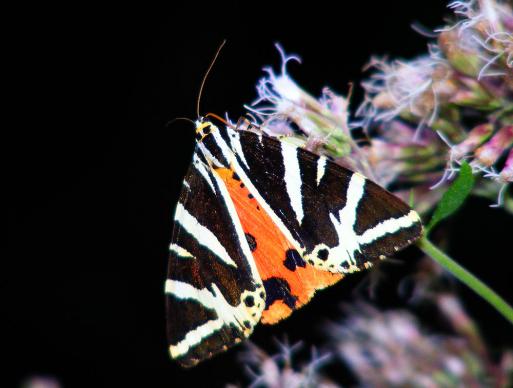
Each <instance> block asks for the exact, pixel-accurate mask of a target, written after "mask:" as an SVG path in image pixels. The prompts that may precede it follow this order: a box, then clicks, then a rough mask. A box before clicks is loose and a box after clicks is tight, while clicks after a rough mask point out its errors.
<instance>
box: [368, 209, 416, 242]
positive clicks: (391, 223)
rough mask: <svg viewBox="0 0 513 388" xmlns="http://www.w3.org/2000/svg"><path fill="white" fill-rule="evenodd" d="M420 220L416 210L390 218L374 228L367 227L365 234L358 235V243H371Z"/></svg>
mask: <svg viewBox="0 0 513 388" xmlns="http://www.w3.org/2000/svg"><path fill="white" fill-rule="evenodd" d="M417 222H420V219H419V215H418V214H417V213H416V212H415V211H414V210H410V212H409V213H408V214H407V215H405V216H402V217H399V218H389V219H388V220H385V221H382V222H380V223H379V224H377V225H376V226H374V227H373V228H370V229H367V230H366V231H365V232H363V234H361V235H360V236H358V243H360V244H369V243H371V242H373V241H374V240H376V239H378V238H380V237H383V236H384V235H386V234H387V233H395V232H397V231H399V230H400V229H403V228H408V227H410V226H412V225H413V224H415V223H417Z"/></svg>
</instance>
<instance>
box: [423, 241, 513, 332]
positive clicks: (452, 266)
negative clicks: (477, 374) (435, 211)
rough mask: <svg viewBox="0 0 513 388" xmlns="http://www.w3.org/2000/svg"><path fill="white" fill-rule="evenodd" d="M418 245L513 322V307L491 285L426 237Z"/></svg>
mask: <svg viewBox="0 0 513 388" xmlns="http://www.w3.org/2000/svg"><path fill="white" fill-rule="evenodd" d="M417 246H418V247H419V248H420V249H421V250H422V251H423V252H424V253H426V254H427V255H428V256H430V257H431V258H432V259H433V260H435V261H436V262H438V263H439V264H440V265H441V266H442V267H444V268H445V269H447V270H448V271H449V272H450V273H452V274H453V275H454V276H455V277H456V278H457V279H459V280H460V281H461V282H462V283H463V284H466V285H467V286H468V287H470V288H471V289H472V290H473V291H474V292H475V293H477V294H478V295H479V296H481V297H482V298H483V299H484V300H486V301H487V302H488V303H489V304H491V305H492V306H493V307H495V309H496V310H497V311H498V312H500V313H501V314H502V315H503V316H504V317H505V318H506V319H507V320H508V321H510V322H511V323H512V324H513V308H512V307H511V306H510V305H509V304H508V303H507V302H506V301H505V300H504V299H502V298H501V297H500V296H499V295H497V294H496V293H495V292H494V291H493V290H492V289H491V288H490V287H488V286H487V285H486V284H484V283H483V282H482V281H481V280H479V279H478V278H477V277H475V276H474V275H472V274H471V273H470V272H469V271H467V270H466V269H465V268H463V267H462V266H461V265H459V264H458V263H456V262H455V261H454V260H453V259H451V258H450V257H449V256H447V255H446V254H445V253H444V252H442V251H441V250H440V249H438V248H437V247H436V246H434V245H433V243H432V242H431V241H429V240H428V239H427V238H426V237H422V238H421V239H420V240H419V241H418V243H417Z"/></svg>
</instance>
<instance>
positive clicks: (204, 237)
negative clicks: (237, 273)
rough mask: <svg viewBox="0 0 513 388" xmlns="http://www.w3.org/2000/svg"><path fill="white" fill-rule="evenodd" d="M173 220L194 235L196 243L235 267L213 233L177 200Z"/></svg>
mask: <svg viewBox="0 0 513 388" xmlns="http://www.w3.org/2000/svg"><path fill="white" fill-rule="evenodd" d="M175 220H176V221H177V222H178V223H179V224H180V225H181V226H182V227H183V228H184V229H185V230H186V231H187V232H188V233H189V234H191V235H193V236H194V238H195V239H196V241H197V242H198V244H200V245H202V246H204V247H205V248H207V249H208V250H210V251H211V252H212V253H214V254H215V255H216V256H217V257H219V258H220V259H221V260H222V261H223V262H224V263H226V264H228V265H231V266H234V267H237V264H236V263H235V262H234V261H233V260H232V258H231V257H230V255H229V254H228V252H227V251H226V249H225V248H224V247H223V245H222V244H221V243H220V242H219V240H218V239H217V237H216V236H215V234H214V233H212V232H211V231H210V229H208V228H207V227H205V226H203V225H201V224H200V223H199V221H198V220H197V219H196V217H194V216H193V215H192V214H191V213H189V212H188V211H187V209H185V208H184V207H183V205H182V204H181V203H180V202H178V205H177V206H176V213H175Z"/></svg>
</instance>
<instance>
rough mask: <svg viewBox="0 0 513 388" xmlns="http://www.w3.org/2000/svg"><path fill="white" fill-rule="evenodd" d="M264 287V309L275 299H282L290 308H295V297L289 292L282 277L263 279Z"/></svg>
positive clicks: (287, 285)
mask: <svg viewBox="0 0 513 388" xmlns="http://www.w3.org/2000/svg"><path fill="white" fill-rule="evenodd" d="M264 287H265V293H266V299H265V308H266V309H268V308H269V307H270V306H271V305H272V304H273V303H274V302H275V301H277V300H282V301H283V302H284V303H285V304H286V305H287V306H289V307H290V308H291V309H294V308H295V306H296V301H297V298H296V297H295V296H294V295H292V294H291V293H290V286H289V284H288V283H287V281H286V280H284V279H282V278H269V279H266V280H264Z"/></svg>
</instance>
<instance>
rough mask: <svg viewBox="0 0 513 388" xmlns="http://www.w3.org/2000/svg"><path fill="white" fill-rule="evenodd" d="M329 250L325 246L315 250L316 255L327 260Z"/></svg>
mask: <svg viewBox="0 0 513 388" xmlns="http://www.w3.org/2000/svg"><path fill="white" fill-rule="evenodd" d="M328 256H329V251H328V250H327V249H326V248H323V249H319V251H318V252H317V257H318V258H319V259H321V260H323V261H326V260H328Z"/></svg>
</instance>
